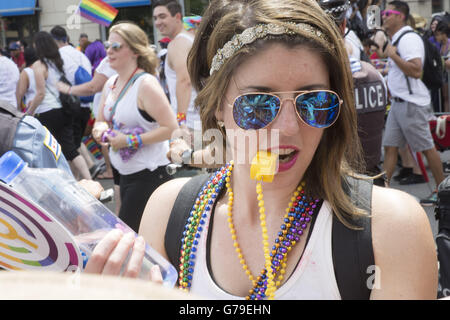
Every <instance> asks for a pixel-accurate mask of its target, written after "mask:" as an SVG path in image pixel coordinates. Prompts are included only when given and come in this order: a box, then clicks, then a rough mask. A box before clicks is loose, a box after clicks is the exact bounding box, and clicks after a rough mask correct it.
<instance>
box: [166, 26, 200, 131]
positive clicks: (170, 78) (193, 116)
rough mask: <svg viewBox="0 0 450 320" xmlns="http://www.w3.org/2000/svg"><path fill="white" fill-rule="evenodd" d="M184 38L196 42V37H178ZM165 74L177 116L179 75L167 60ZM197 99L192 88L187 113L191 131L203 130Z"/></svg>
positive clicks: (181, 35)
mask: <svg viewBox="0 0 450 320" xmlns="http://www.w3.org/2000/svg"><path fill="white" fill-rule="evenodd" d="M178 37H183V38H186V39H188V40H189V41H190V42H191V43H192V42H194V37H192V36H191V35H188V34H185V33H182V32H181V33H179V34H178V35H177V36H176V37H175V39H176V38H178ZM164 73H165V75H166V82H167V87H168V88H169V95H170V104H171V105H172V108H173V110H174V111H175V114H176V113H177V110H178V104H177V93H176V83H177V74H176V73H175V71H174V70H173V69H172V68H171V67H170V66H169V63H168V61H167V59H166V63H165V64H164ZM196 97H197V92H196V91H195V90H194V88H192V90H191V100H190V101H189V107H188V110H187V112H186V126H187V127H188V128H190V129H195V130H201V122H200V114H199V112H198V110H196V109H195V105H194V100H195V98H196Z"/></svg>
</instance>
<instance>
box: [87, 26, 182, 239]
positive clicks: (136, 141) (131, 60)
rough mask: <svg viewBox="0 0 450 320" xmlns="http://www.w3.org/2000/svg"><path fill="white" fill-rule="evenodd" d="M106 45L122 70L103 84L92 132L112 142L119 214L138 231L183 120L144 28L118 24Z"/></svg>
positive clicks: (98, 138) (112, 61) (162, 178)
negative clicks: (159, 71)
mask: <svg viewBox="0 0 450 320" xmlns="http://www.w3.org/2000/svg"><path fill="white" fill-rule="evenodd" d="M105 47H106V49H107V55H108V61H109V64H110V66H111V68H112V69H114V70H116V71H117V75H115V76H112V77H110V78H109V80H108V81H107V82H106V84H105V86H104V89H103V92H102V97H101V100H100V104H99V105H100V109H99V113H98V116H97V120H96V123H95V125H94V128H93V136H94V139H96V141H98V142H100V143H102V144H103V145H108V146H109V147H110V149H109V150H110V151H109V152H110V159H111V164H112V166H113V172H114V184H118V185H120V198H121V207H120V211H119V217H120V218H121V219H122V220H123V221H124V222H125V223H127V224H128V225H129V226H130V227H131V228H132V229H134V230H136V231H137V230H138V228H139V223H140V220H141V216H142V213H143V211H144V208H145V204H146V203H147V200H148V198H149V197H150V195H151V194H152V192H153V191H154V190H155V189H156V188H157V187H158V186H159V185H160V184H161V183H163V182H166V181H167V180H169V179H170V176H169V175H168V174H167V173H166V170H165V165H167V164H168V160H167V158H166V156H165V155H166V153H167V150H168V148H169V146H168V139H169V138H170V137H171V134H172V132H173V131H174V130H175V129H176V128H178V125H177V122H176V118H175V115H174V113H173V112H172V111H171V108H170V104H169V101H168V99H167V97H166V95H165V94H164V90H163V89H162V88H161V85H160V84H159V82H158V79H157V78H156V77H155V73H156V67H157V63H158V60H157V57H156V54H155V52H154V51H153V50H152V49H151V48H150V47H149V44H148V39H147V36H146V34H145V33H144V31H142V30H141V29H140V28H139V27H138V26H136V25H134V24H132V23H119V24H116V25H115V26H113V27H112V28H111V30H110V35H109V41H108V42H106V44H105Z"/></svg>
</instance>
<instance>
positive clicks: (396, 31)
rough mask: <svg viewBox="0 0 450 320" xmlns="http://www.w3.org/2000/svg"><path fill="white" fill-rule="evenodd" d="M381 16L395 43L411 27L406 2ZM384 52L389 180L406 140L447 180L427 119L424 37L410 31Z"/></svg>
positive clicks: (438, 179) (391, 5)
mask: <svg viewBox="0 0 450 320" xmlns="http://www.w3.org/2000/svg"><path fill="white" fill-rule="evenodd" d="M382 16H383V26H384V28H385V30H386V32H387V34H388V35H389V37H390V38H391V41H392V43H396V41H397V39H399V38H400V36H401V35H402V34H403V33H404V32H406V31H408V30H412V29H411V27H409V26H407V25H406V21H407V19H408V16H409V6H408V4H407V3H406V2H403V1H399V0H395V1H392V2H390V3H389V4H388V6H387V8H386V10H385V11H383V14H382ZM384 53H385V54H386V55H387V56H388V65H389V72H388V76H387V83H388V88H389V90H390V93H391V96H392V98H391V111H390V112H389V115H388V119H387V121H386V130H385V136H384V138H383V146H384V150H385V157H384V169H385V170H386V176H387V179H388V181H389V180H390V179H391V177H392V174H393V173H394V169H395V166H396V164H397V156H398V148H399V147H403V146H404V145H405V144H406V143H407V144H408V145H409V147H410V148H411V151H412V152H414V153H416V152H422V153H423V154H424V155H425V157H426V158H427V161H428V165H429V166H430V168H431V172H432V174H433V177H434V180H435V182H436V185H439V183H441V181H442V180H444V172H443V169H442V162H441V159H440V156H439V153H438V152H437V150H436V148H435V146H434V141H433V138H432V136H431V132H430V128H429V123H428V118H429V112H430V111H429V110H431V109H430V104H431V98H430V94H429V92H428V89H427V87H426V86H425V84H424V83H423V82H422V81H421V80H420V77H421V75H422V68H423V62H424V59H425V49H424V44H423V41H422V39H421V37H420V36H419V35H418V34H415V33H412V32H411V33H408V34H405V35H403V36H402V37H401V39H400V41H398V43H397V47H395V46H393V45H392V44H388V45H387V46H386V48H385V49H384ZM435 199H436V192H434V193H433V194H432V195H431V196H430V198H428V199H424V200H421V203H422V205H433V204H434V203H435Z"/></svg>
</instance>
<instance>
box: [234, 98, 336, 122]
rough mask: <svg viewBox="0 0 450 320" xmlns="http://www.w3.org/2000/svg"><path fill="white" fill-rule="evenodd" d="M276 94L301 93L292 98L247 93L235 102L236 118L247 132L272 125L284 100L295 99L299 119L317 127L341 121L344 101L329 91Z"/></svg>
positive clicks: (293, 100)
mask: <svg viewBox="0 0 450 320" xmlns="http://www.w3.org/2000/svg"><path fill="white" fill-rule="evenodd" d="M276 93H298V94H297V96H296V97H295V98H294V99H292V98H285V99H281V98H280V97H278V96H277V95H275V94H273V93H262V92H255V93H246V94H243V95H240V96H238V97H237V98H236V99H235V100H234V103H233V118H234V121H235V122H236V124H237V125H238V126H239V127H240V128H242V129H244V130H250V129H262V128H264V127H266V126H268V125H269V124H270V123H272V122H273V121H274V120H275V118H276V117H277V116H278V114H279V113H280V109H281V105H282V102H283V100H291V101H292V102H293V103H294V105H295V110H296V112H297V115H298V117H299V118H300V119H301V121H303V122H304V123H305V124H307V125H309V126H311V127H314V128H328V127H330V126H331V125H332V124H333V123H334V122H335V121H336V119H337V118H338V116H339V111H340V106H341V104H342V100H341V99H340V98H339V96H338V95H337V93H335V92H333V91H329V90H313V91H293V92H276Z"/></svg>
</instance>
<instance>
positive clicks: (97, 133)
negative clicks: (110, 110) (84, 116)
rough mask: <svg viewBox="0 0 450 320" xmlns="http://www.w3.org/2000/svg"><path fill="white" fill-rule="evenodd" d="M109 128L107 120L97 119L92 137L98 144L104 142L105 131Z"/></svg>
mask: <svg viewBox="0 0 450 320" xmlns="http://www.w3.org/2000/svg"><path fill="white" fill-rule="evenodd" d="M108 129H109V126H108V123H107V122H106V121H95V123H94V126H93V128H92V137H93V138H94V140H95V141H96V142H97V143H98V144H102V136H103V133H104V132H106V131H107V130H108ZM103 145H104V143H103Z"/></svg>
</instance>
